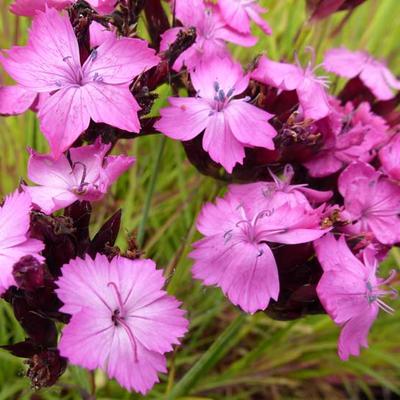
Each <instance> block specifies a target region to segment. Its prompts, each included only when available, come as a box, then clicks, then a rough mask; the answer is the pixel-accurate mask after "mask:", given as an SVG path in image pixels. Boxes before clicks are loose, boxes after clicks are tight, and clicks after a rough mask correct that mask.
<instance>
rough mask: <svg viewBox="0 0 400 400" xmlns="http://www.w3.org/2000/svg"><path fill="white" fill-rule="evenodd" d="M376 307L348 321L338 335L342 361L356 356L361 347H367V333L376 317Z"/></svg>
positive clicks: (372, 306) (373, 306)
mask: <svg viewBox="0 0 400 400" xmlns="http://www.w3.org/2000/svg"><path fill="white" fill-rule="evenodd" d="M378 311H379V309H378V307H377V306H375V305H370V306H369V307H368V308H366V309H365V310H364V312H363V313H362V314H360V315H359V316H358V317H356V318H353V319H351V320H350V321H348V322H347V323H346V324H345V325H344V327H343V328H342V332H341V333H340V337H339V343H338V352H339V357H340V358H341V359H342V360H347V359H348V358H349V356H350V355H352V356H358V355H359V354H360V348H361V347H368V341H367V338H368V333H369V330H370V329H371V326H372V324H373V323H374V321H375V319H376V317H377V316H378Z"/></svg>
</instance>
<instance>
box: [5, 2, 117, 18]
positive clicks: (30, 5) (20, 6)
mask: <svg viewBox="0 0 400 400" xmlns="http://www.w3.org/2000/svg"><path fill="white" fill-rule="evenodd" d="M72 3H73V0H15V1H14V3H13V4H11V6H10V11H11V12H13V13H14V14H15V15H19V16H23V17H34V16H35V15H36V14H37V12H38V11H45V10H46V6H47V7H50V8H54V9H56V10H63V9H64V8H66V7H68V6H70V5H71V4H72ZM88 3H89V4H90V5H91V6H92V7H93V8H95V9H96V10H97V11H98V12H99V13H101V14H108V13H110V12H111V11H112V10H113V9H114V6H115V4H116V0H88Z"/></svg>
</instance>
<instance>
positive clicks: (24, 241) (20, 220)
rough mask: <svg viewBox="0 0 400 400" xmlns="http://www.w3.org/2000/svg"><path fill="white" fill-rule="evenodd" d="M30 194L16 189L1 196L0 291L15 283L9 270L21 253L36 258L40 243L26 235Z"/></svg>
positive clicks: (0, 292)
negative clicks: (6, 195) (2, 198)
mask: <svg viewBox="0 0 400 400" xmlns="http://www.w3.org/2000/svg"><path fill="white" fill-rule="evenodd" d="M30 211H31V198H30V196H29V194H28V193H24V192H22V193H20V192H18V190H16V191H15V192H14V193H12V194H11V195H9V196H8V197H6V198H5V200H4V204H3V205H2V206H1V207H0V226H1V233H0V295H2V294H3V293H4V292H5V291H6V290H7V289H8V288H9V287H10V286H13V285H16V283H15V279H14V277H13V274H12V271H13V266H14V264H15V263H17V262H18V261H19V259H20V258H21V257H24V256H27V255H31V256H33V257H35V258H37V259H38V260H39V261H41V260H43V257H42V256H41V255H40V254H39V253H40V252H41V251H42V250H43V248H44V245H43V243H42V242H41V241H39V240H36V239H30V238H29V225H30Z"/></svg>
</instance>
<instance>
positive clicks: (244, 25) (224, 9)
mask: <svg viewBox="0 0 400 400" xmlns="http://www.w3.org/2000/svg"><path fill="white" fill-rule="evenodd" d="M218 5H219V8H220V10H221V14H222V16H223V18H224V20H225V22H226V23H227V24H228V25H229V26H230V27H232V28H233V29H235V30H237V31H238V32H241V33H250V20H253V21H254V22H255V23H256V24H257V25H258V26H259V27H260V28H261V29H262V30H263V31H264V33H266V34H267V35H270V34H271V33H272V30H271V28H270V26H269V25H268V24H267V22H265V20H264V18H263V17H261V16H260V14H264V13H266V12H267V10H266V9H265V8H263V7H261V6H260V5H259V4H258V1H257V0H218Z"/></svg>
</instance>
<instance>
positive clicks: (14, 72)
mask: <svg viewBox="0 0 400 400" xmlns="http://www.w3.org/2000/svg"><path fill="white" fill-rule="evenodd" d="M49 32H51V34H49ZM7 55H8V57H6V58H4V59H3V60H2V62H3V65H4V67H5V69H6V70H7V72H8V73H9V74H10V75H11V76H12V77H13V78H14V80H15V81H17V83H18V84H20V85H21V86H23V87H25V88H26V89H29V90H31V91H34V92H38V93H52V95H51V96H50V97H49V98H48V99H47V100H46V101H45V102H44V104H43V105H42V106H41V108H40V110H39V118H40V123H41V130H42V131H43V133H44V134H45V136H46V138H47V139H48V141H49V143H50V147H51V150H52V153H53V155H54V156H56V157H58V156H60V154H61V153H62V152H63V151H65V150H67V149H68V148H69V147H70V145H71V144H72V143H73V142H74V141H75V140H76V139H77V138H78V137H79V135H80V134H81V133H82V132H83V131H84V130H85V129H86V128H87V127H88V126H89V122H90V119H93V120H94V121H95V122H104V123H106V124H109V125H112V126H115V127H117V128H120V129H125V130H127V131H132V132H139V130H140V123H139V119H138V116H137V111H138V110H139V109H140V107H139V105H138V103H137V102H136V100H135V98H134V97H133V96H132V94H131V92H130V90H129V84H130V83H131V81H132V79H133V78H134V77H135V76H137V75H138V74H140V73H142V72H143V71H145V70H146V69H148V68H150V67H152V66H153V65H155V64H157V62H158V60H159V58H158V57H157V56H155V55H154V51H153V50H151V49H149V48H148V47H147V44H146V42H144V41H142V40H139V39H130V38H120V39H117V38H114V37H112V36H110V37H109V39H108V40H107V41H106V42H104V43H103V44H102V45H101V46H99V47H98V48H97V49H95V50H93V51H92V53H91V55H90V57H89V58H88V59H87V60H86V62H85V63H84V65H83V66H81V64H80V58H79V48H78V42H77V39H76V37H75V34H74V30H73V28H72V26H71V23H70V21H69V19H68V17H67V16H61V15H59V14H58V13H57V11H56V10H54V9H48V10H47V11H46V12H44V13H42V12H39V13H38V14H37V16H36V17H35V19H34V20H33V23H32V28H31V31H30V37H29V43H28V45H27V46H25V47H14V48H12V49H11V50H9V51H7Z"/></svg>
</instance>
